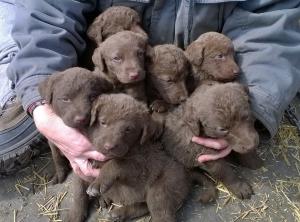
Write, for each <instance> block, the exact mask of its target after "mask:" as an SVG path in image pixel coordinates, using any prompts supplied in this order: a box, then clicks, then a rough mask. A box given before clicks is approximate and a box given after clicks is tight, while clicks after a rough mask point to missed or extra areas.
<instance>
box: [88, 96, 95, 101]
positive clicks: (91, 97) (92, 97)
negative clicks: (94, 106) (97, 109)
mask: <svg viewBox="0 0 300 222" xmlns="http://www.w3.org/2000/svg"><path fill="white" fill-rule="evenodd" d="M96 98H97V95H90V97H89V99H90V101H94V100H95V99H96Z"/></svg>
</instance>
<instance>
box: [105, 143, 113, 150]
mask: <svg viewBox="0 0 300 222" xmlns="http://www.w3.org/2000/svg"><path fill="white" fill-rule="evenodd" d="M114 147H115V146H114V145H112V144H111V143H105V144H104V149H106V150H111V149H113V148H114Z"/></svg>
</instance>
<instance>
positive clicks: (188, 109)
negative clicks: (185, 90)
mask: <svg viewBox="0 0 300 222" xmlns="http://www.w3.org/2000/svg"><path fill="white" fill-rule="evenodd" d="M183 121H184V122H185V123H186V124H187V125H188V127H189V128H190V130H191V131H192V132H193V134H194V135H195V136H200V133H201V128H202V127H201V124H200V120H199V119H198V118H197V116H196V113H195V111H194V108H193V107H192V106H185V109H184V115H183Z"/></svg>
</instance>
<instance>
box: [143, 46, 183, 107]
mask: <svg viewBox="0 0 300 222" xmlns="http://www.w3.org/2000/svg"><path fill="white" fill-rule="evenodd" d="M146 67H147V71H148V74H149V79H150V81H151V83H152V85H153V87H154V88H155V89H156V90H157V91H158V92H159V94H160V95H161V96H162V98H163V99H164V100H165V101H166V102H168V103H170V104H180V103H181V102H183V101H184V100H186V99H187V97H188V93H187V89H186V85H185V80H186V76H187V75H188V70H189V64H188V60H187V58H186V57H185V55H184V52H183V51H182V50H181V49H180V48H178V47H176V46H175V45H158V46H155V47H154V48H150V47H149V48H148V50H147V59H146Z"/></svg>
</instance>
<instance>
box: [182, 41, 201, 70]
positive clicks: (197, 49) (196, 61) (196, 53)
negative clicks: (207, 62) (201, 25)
mask: <svg viewBox="0 0 300 222" xmlns="http://www.w3.org/2000/svg"><path fill="white" fill-rule="evenodd" d="M184 53H185V56H186V57H187V59H188V60H189V62H190V63H191V64H192V65H197V66H201V64H202V62H203V59H204V46H203V44H201V43H199V42H197V41H195V42H192V43H191V44H190V45H189V46H188V47H187V48H186V50H185V52H184Z"/></svg>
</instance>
